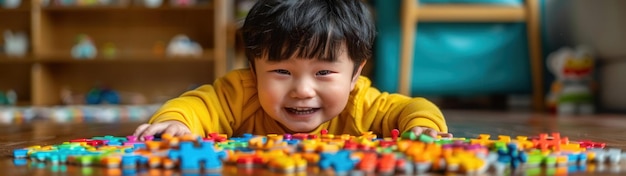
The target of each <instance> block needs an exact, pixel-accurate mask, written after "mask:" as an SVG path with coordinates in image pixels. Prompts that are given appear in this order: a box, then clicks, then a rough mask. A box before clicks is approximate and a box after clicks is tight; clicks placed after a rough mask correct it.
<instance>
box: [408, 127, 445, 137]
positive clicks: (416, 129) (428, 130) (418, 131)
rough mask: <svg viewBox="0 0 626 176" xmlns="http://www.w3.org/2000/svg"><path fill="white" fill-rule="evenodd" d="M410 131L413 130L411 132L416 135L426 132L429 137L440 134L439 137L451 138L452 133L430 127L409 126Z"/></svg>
mask: <svg viewBox="0 0 626 176" xmlns="http://www.w3.org/2000/svg"><path fill="white" fill-rule="evenodd" d="M411 131H413V133H415V135H416V136H419V135H421V134H426V135H428V136H430V137H433V138H437V136H441V137H445V138H451V137H452V133H444V132H439V131H437V130H435V129H432V128H428V127H413V128H411Z"/></svg>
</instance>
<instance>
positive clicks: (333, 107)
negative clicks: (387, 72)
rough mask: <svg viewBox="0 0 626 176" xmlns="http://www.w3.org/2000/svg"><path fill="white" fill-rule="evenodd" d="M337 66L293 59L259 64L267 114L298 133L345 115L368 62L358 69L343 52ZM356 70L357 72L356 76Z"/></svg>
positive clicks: (257, 66) (259, 93) (262, 100)
mask: <svg viewBox="0 0 626 176" xmlns="http://www.w3.org/2000/svg"><path fill="white" fill-rule="evenodd" d="M340 53H341V54H339V56H338V59H337V60H336V61H334V62H328V61H321V60H318V59H301V58H291V59H289V60H284V61H280V62H270V61H268V60H267V58H264V59H258V60H256V62H255V66H256V69H255V70H256V72H255V74H256V77H257V85H258V87H257V89H258V96H259V101H260V103H261V106H262V107H263V110H265V111H266V112H267V113H268V114H269V115H270V116H271V117H272V118H273V119H274V120H276V121H278V122H280V123H281V124H282V125H284V126H285V127H287V128H289V130H291V131H294V132H310V131H312V130H314V129H315V128H317V127H318V126H319V125H320V124H322V123H324V122H326V121H328V120H330V119H332V118H333V117H336V116H337V115H339V113H341V111H343V109H344V108H345V106H346V103H347V101H348V97H349V95H350V91H351V90H352V89H353V88H354V85H355V83H356V80H357V78H358V75H360V73H361V69H362V68H363V65H365V62H363V64H361V65H360V66H359V67H358V68H354V63H353V62H352V60H350V59H349V58H348V55H347V53H346V52H345V50H344V52H340ZM353 69H357V72H356V74H354V75H353Z"/></svg>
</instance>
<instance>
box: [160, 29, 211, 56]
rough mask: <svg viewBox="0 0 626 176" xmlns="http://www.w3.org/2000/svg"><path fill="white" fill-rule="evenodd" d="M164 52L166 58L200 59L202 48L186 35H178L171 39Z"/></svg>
mask: <svg viewBox="0 0 626 176" xmlns="http://www.w3.org/2000/svg"><path fill="white" fill-rule="evenodd" d="M165 52H166V55H167V56H168V57H189V56H192V57H200V56H202V47H201V46H200V44H198V43H196V42H194V41H192V40H191V39H189V37H187V36H186V35H182V34H179V35H176V36H174V38H172V40H171V41H170V43H169V44H168V45H167V49H166V51H165Z"/></svg>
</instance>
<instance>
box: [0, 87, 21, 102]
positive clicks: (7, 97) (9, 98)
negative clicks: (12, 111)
mask: <svg viewBox="0 0 626 176" xmlns="http://www.w3.org/2000/svg"><path fill="white" fill-rule="evenodd" d="M15 104H17V93H16V92H15V90H13V89H11V90H8V91H7V92H6V94H4V93H3V92H2V91H0V106H2V105H11V106H14V105H15Z"/></svg>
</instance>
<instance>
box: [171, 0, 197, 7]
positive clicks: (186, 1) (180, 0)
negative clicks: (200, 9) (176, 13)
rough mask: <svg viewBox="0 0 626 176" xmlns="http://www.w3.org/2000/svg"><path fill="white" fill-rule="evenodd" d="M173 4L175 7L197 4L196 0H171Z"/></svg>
mask: <svg viewBox="0 0 626 176" xmlns="http://www.w3.org/2000/svg"><path fill="white" fill-rule="evenodd" d="M170 3H171V5H172V6H174V7H189V6H194V5H196V3H197V2H196V0H171V1H170Z"/></svg>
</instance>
